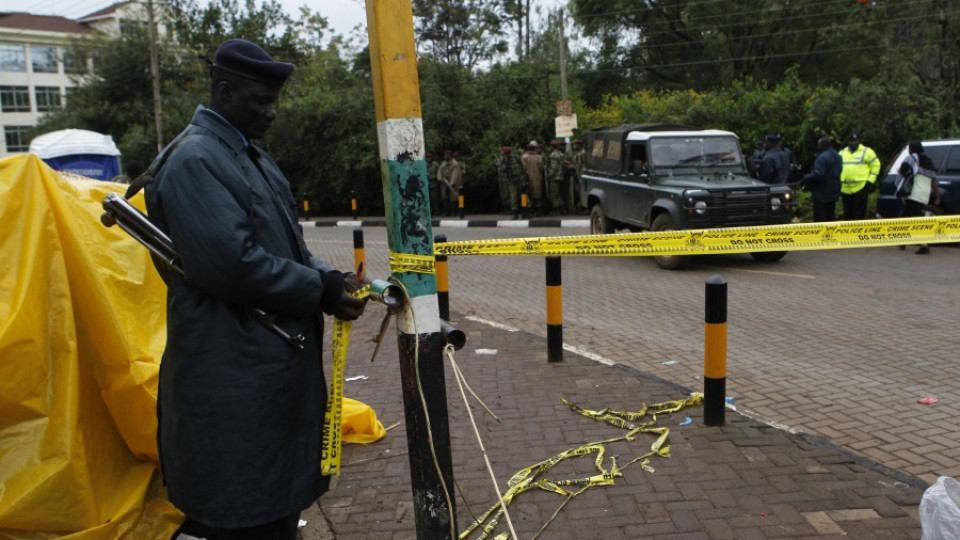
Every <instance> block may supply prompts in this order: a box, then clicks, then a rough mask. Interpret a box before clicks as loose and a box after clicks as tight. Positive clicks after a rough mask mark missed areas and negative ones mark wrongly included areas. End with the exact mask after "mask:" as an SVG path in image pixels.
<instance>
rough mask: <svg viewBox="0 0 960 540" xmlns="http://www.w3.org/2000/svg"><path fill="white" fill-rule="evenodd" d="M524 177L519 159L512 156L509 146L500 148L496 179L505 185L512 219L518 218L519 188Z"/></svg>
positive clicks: (524, 173)
mask: <svg viewBox="0 0 960 540" xmlns="http://www.w3.org/2000/svg"><path fill="white" fill-rule="evenodd" d="M524 176H526V171H524V169H523V164H522V163H520V157H519V156H517V155H516V154H514V153H513V152H512V151H511V148H510V147H509V146H503V147H501V148H500V158H499V159H498V160H497V179H498V180H499V181H500V183H501V185H504V184H506V185H507V192H508V196H509V200H510V210H511V211H512V212H513V219H518V218H519V217H520V188H521V186H522V185H523V178H524Z"/></svg>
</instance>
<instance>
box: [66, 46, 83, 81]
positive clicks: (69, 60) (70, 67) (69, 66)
mask: <svg viewBox="0 0 960 540" xmlns="http://www.w3.org/2000/svg"><path fill="white" fill-rule="evenodd" d="M63 71H64V72H65V73H68V74H70V75H86V73H87V53H86V52H85V51H80V50H77V49H67V50H66V51H64V53H63Z"/></svg>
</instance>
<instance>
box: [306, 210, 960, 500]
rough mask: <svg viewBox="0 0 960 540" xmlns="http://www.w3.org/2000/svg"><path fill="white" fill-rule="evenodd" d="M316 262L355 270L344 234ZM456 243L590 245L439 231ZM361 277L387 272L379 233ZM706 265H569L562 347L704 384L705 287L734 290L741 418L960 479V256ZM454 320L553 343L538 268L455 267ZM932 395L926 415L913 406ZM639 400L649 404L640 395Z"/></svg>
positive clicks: (744, 259)
mask: <svg viewBox="0 0 960 540" xmlns="http://www.w3.org/2000/svg"><path fill="white" fill-rule="evenodd" d="M305 232H306V237H307V240H308V244H309V245H310V247H311V249H312V250H314V252H315V253H316V254H317V255H319V256H321V258H325V259H327V260H328V261H330V262H331V263H333V264H334V265H335V266H337V267H341V268H349V267H351V266H352V264H353V239H352V229H350V228H314V227H307V228H306V231H305ZM433 232H434V234H446V235H447V238H448V240H450V241H455V240H469V239H480V238H506V237H539V236H559V235H573V234H578V235H579V234H587V231H586V230H582V229H569V228H565V229H557V228H554V229H516V230H514V229H504V228H500V229H497V228H487V229H452V228H451V229H443V228H437V229H435V230H434V231H433ZM364 240H365V251H366V269H367V272H368V274H369V275H371V276H373V277H386V276H387V275H388V270H387V252H388V250H387V240H386V229H384V228H382V227H376V228H368V229H365V230H364ZM914 250H915V249H914V248H907V250H905V251H901V250H899V249H897V248H868V249H853V250H835V251H806V252H794V253H790V254H788V255H787V256H786V257H785V258H784V259H783V260H781V261H780V262H777V263H772V264H762V263H757V262H755V261H753V259H751V258H750V257H749V255H717V256H712V255H711V256H703V257H699V258H697V259H695V260H694V262H693V263H692V264H691V265H690V266H689V267H688V268H687V269H684V270H680V271H665V270H661V269H659V268H658V267H657V266H656V264H655V263H654V262H653V261H652V260H649V259H645V258H642V257H582V258H578V257H565V258H564V259H563V261H562V268H563V276H562V277H563V312H564V330H563V339H564V343H565V345H566V346H567V347H568V348H570V349H576V350H578V351H581V352H583V353H584V354H588V355H590V356H591V357H593V358H595V359H598V360H599V361H609V362H615V363H620V364H625V365H630V366H633V367H635V368H638V369H641V370H643V371H645V372H648V373H652V374H655V375H657V376H659V377H662V378H663V379H666V380H669V381H672V382H676V383H679V384H682V385H684V386H686V387H689V388H691V389H702V386H703V383H702V372H703V324H704V323H703V316H704V282H705V281H706V280H707V278H708V277H710V276H712V275H716V274H719V275H721V276H723V278H724V279H725V280H726V281H727V283H728V353H727V394H728V396H732V397H733V398H734V400H735V404H736V406H737V408H738V410H740V411H742V412H745V413H747V414H749V415H752V416H755V417H757V418H760V419H763V420H764V421H767V422H770V423H772V424H775V425H778V426H781V427H783V428H784V429H788V430H794V431H802V432H807V433H812V434H816V435H819V436H821V437H825V438H827V439H829V440H831V441H832V442H833V443H835V444H837V445H840V446H843V447H846V448H848V449H850V450H852V451H854V452H856V453H859V454H862V455H864V456H866V457H869V458H871V459H873V460H875V461H877V462H879V463H881V464H883V465H885V466H887V467H890V468H893V469H896V470H898V471H901V472H903V473H906V474H910V475H914V476H916V477H918V478H920V479H922V480H924V481H926V482H928V483H932V482H933V481H935V480H936V478H937V477H938V476H941V475H945V476H951V477H957V476H960V460H958V456H960V388H958V381H960V361H958V360H960V355H958V350H960V324H958V321H960V302H958V300H960V272H958V268H960V247H955V246H933V249H932V254H931V255H927V256H920V255H915V254H914V253H913V252H914ZM449 269H450V309H451V312H452V319H453V322H454V323H456V321H457V319H462V318H464V317H473V318H477V319H481V320H484V321H492V322H495V323H497V324H502V325H507V326H510V327H514V328H517V329H520V330H523V331H526V332H531V333H534V334H538V335H541V336H545V335H546V308H545V304H546V301H545V288H544V287H545V264H544V259H543V257H537V256H530V257H495V256H491V257H486V256H484V257H450V259H449ZM927 397H934V398H937V401H936V402H935V403H932V404H921V403H918V400H921V399H923V398H927ZM638 401H642V396H638Z"/></svg>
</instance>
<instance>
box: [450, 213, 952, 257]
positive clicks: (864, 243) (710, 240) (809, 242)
mask: <svg viewBox="0 0 960 540" xmlns="http://www.w3.org/2000/svg"><path fill="white" fill-rule="evenodd" d="M944 242H960V216H958V215H953V216H935V217H922V218H897V219H873V220H864V221H834V222H830V223H794V224H785V225H763V226H756V227H729V228H718V229H691V230H675V231H659V232H639V233H622V234H602V235H583V236H557V237H541V238H507V239H499V240H496V239H490V240H466V241H458V242H443V243H440V244H435V245H434V255H447V256H456V255H564V256H664V255H706V254H717V253H750V252H757V251H804V250H822V249H850V248H866V247H879V246H897V245H905V244H935V243H944Z"/></svg>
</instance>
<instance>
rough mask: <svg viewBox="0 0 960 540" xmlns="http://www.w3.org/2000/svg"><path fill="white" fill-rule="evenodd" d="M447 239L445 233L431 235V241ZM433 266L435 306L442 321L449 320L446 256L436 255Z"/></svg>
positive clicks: (440, 241) (437, 241) (444, 240)
mask: <svg viewBox="0 0 960 540" xmlns="http://www.w3.org/2000/svg"><path fill="white" fill-rule="evenodd" d="M446 241H447V236H446V235H445V234H438V235H436V236H434V237H433V243H434V244H435V245H436V244H442V243H444V242H446ZM434 268H435V269H436V271H437V306H438V307H439V311H440V318H441V319H443V320H444V321H449V320H450V294H449V289H450V282H449V279H448V273H447V272H448V271H447V256H446V255H437V256H436V259H435V261H434Z"/></svg>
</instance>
